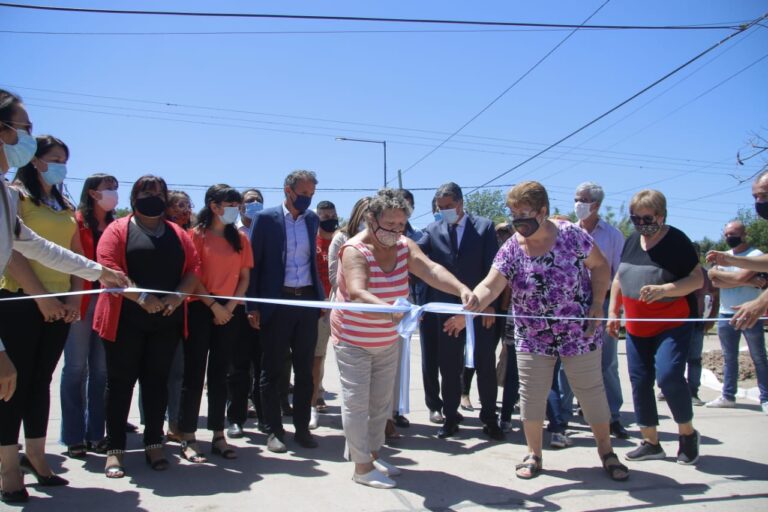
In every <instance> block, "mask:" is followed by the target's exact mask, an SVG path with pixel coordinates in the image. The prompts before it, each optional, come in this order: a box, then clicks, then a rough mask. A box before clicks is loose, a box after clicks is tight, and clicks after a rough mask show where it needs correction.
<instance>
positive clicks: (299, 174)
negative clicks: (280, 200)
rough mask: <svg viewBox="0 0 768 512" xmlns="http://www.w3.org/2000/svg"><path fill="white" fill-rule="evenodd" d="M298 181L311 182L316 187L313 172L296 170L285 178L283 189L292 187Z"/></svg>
mask: <svg viewBox="0 0 768 512" xmlns="http://www.w3.org/2000/svg"><path fill="white" fill-rule="evenodd" d="M300 181H311V182H312V183H313V184H314V185H317V176H316V175H315V173H314V172H313V171H305V170H304V169H297V170H295V171H293V172H292V173H291V174H289V175H288V176H286V177H285V181H284V182H283V186H284V187H291V189H293V187H295V186H296V184H297V183H298V182H300Z"/></svg>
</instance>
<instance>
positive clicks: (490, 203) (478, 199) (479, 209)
mask: <svg viewBox="0 0 768 512" xmlns="http://www.w3.org/2000/svg"><path fill="white" fill-rule="evenodd" d="M464 209H465V210H467V211H468V212H469V213H471V214H472V215H475V216H478V217H485V218H487V219H491V220H492V221H493V222H504V220H506V218H507V215H506V200H505V198H504V193H503V192H502V191H501V190H498V189H497V190H481V191H479V192H473V193H471V194H469V195H468V196H465V197H464Z"/></svg>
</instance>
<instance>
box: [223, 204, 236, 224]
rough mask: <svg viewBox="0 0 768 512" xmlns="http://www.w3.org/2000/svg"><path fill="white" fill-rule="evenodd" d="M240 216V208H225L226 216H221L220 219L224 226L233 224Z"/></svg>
mask: <svg viewBox="0 0 768 512" xmlns="http://www.w3.org/2000/svg"><path fill="white" fill-rule="evenodd" d="M238 215H240V207H238V206H225V207H224V215H219V219H221V222H223V223H224V224H233V223H234V222H235V221H236V220H237V216H238Z"/></svg>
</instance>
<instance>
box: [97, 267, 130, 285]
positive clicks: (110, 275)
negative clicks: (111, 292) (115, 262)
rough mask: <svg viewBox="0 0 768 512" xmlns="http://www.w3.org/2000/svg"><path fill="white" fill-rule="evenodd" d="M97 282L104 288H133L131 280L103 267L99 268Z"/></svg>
mask: <svg viewBox="0 0 768 512" xmlns="http://www.w3.org/2000/svg"><path fill="white" fill-rule="evenodd" d="M99 282H100V283H101V285H102V286H103V287H104V288H128V287H130V286H133V283H132V282H131V280H130V279H129V278H128V276H126V275H125V274H124V273H123V272H121V271H119V270H112V269H111V268H108V267H105V266H103V265H102V267H101V275H100V276H99Z"/></svg>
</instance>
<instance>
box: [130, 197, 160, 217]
mask: <svg viewBox="0 0 768 512" xmlns="http://www.w3.org/2000/svg"><path fill="white" fill-rule="evenodd" d="M135 208H136V211H137V212H139V213H140V214H142V215H144V216H145V217H159V216H161V215H162V214H163V212H165V201H163V198H162V197H160V196H147V197H140V198H139V199H137V200H136V206H135Z"/></svg>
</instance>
